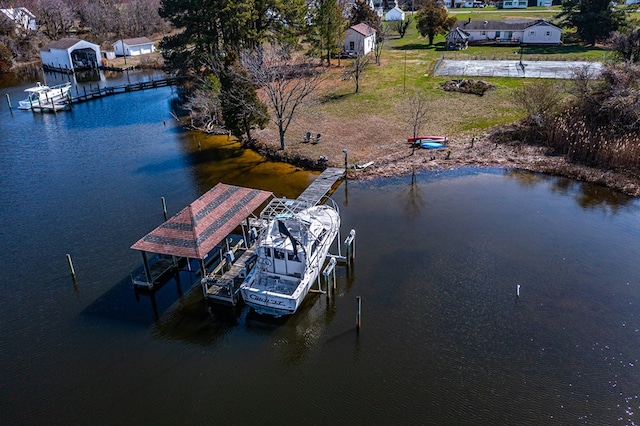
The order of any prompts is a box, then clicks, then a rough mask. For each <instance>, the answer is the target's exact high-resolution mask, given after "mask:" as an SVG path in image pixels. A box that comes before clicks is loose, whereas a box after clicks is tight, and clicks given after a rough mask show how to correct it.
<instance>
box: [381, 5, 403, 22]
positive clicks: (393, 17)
mask: <svg viewBox="0 0 640 426" xmlns="http://www.w3.org/2000/svg"><path fill="white" fill-rule="evenodd" d="M384 18H385V19H386V20H387V21H404V10H402V9H400V8H399V7H398V6H396V7H394V8H393V9H391V10H390V11H388V12H387V13H386V15H385V17H384Z"/></svg>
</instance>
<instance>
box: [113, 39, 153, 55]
mask: <svg viewBox="0 0 640 426" xmlns="http://www.w3.org/2000/svg"><path fill="white" fill-rule="evenodd" d="M113 50H114V51H115V52H116V56H138V55H146V54H148V53H152V52H154V51H155V47H154V46H153V42H152V41H151V40H149V39H148V38H147V37H137V38H125V39H121V40H118V41H116V42H115V43H113Z"/></svg>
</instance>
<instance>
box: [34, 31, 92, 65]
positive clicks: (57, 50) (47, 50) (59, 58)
mask: <svg viewBox="0 0 640 426" xmlns="http://www.w3.org/2000/svg"><path fill="white" fill-rule="evenodd" d="M101 57H102V55H101V54H100V46H98V45H97V44H94V43H90V42H88V41H85V40H80V39H77V38H61V39H60V40H56V41H52V42H51V43H49V44H48V45H47V46H45V47H44V48H43V49H42V50H40V58H41V59H42V67H43V68H45V69H51V70H54V71H75V70H80V69H91V68H98V67H99V66H100V58H101Z"/></svg>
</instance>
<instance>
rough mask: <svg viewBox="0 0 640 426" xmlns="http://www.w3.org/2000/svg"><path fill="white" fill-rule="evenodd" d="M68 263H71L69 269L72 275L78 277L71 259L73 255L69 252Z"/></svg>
mask: <svg viewBox="0 0 640 426" xmlns="http://www.w3.org/2000/svg"><path fill="white" fill-rule="evenodd" d="M67 263H68V264H69V269H70V270H71V276H72V277H73V278H74V279H75V278H76V270H75V268H74V267H73V261H72V260H71V255H70V254H68V253H67Z"/></svg>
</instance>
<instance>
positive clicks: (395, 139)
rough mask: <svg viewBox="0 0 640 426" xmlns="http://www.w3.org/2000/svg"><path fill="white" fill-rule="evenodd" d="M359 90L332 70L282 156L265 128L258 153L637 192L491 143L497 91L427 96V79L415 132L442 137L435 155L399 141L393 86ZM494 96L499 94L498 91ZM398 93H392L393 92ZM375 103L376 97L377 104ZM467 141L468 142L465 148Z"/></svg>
mask: <svg viewBox="0 0 640 426" xmlns="http://www.w3.org/2000/svg"><path fill="white" fill-rule="evenodd" d="M367 78H370V76H367V77H366V78H365V84H364V86H363V87H362V89H361V90H362V93H360V94H357V95H356V94H353V91H354V85H353V83H352V82H351V81H344V80H342V79H341V78H340V69H338V68H337V67H334V68H332V69H331V71H330V77H329V78H328V79H327V80H326V82H325V84H324V85H323V87H322V89H321V93H320V98H321V99H324V101H319V102H317V103H315V104H313V105H308V106H306V107H305V108H304V109H301V110H299V111H298V112H297V114H296V116H295V120H294V122H293V123H292V124H291V126H290V128H289V130H288V132H287V135H286V136H287V139H286V150H285V152H282V151H279V150H278V147H279V141H278V133H277V130H276V128H275V127H274V126H273V125H270V126H269V127H267V128H266V129H264V130H261V131H257V132H255V133H254V137H256V138H257V139H258V140H260V144H262V145H263V146H264V147H265V148H266V150H268V151H269V152H271V153H272V154H273V155H275V156H276V157H278V158H281V159H283V160H284V161H293V162H296V161H297V160H299V159H301V158H302V159H308V160H312V161H313V160H317V159H318V158H320V157H321V156H325V157H326V158H327V159H328V165H329V166H333V167H342V166H343V165H344V154H343V153H342V150H343V149H347V150H348V164H349V166H350V167H353V166H354V165H356V164H363V163H366V162H369V161H374V162H375V163H374V165H373V166H372V167H369V168H367V169H365V170H361V171H355V170H351V171H350V177H351V178H371V177H379V176H397V175H403V174H408V173H411V172H412V171H414V170H421V169H427V170H429V169H451V168H455V167H463V166H470V165H471V166H486V167H489V166H499V167H510V168H522V169H526V170H532V171H540V172H545V173H550V174H560V175H565V176H568V177H572V178H576V179H581V180H585V181H592V182H597V183H601V184H604V185H607V186H609V187H612V188H616V189H618V190H620V191H623V192H625V193H627V194H631V195H640V177H639V176H637V174H635V175H634V174H633V173H625V172H612V171H607V172H604V171H602V170H598V169H595V168H589V167H585V166H580V165H576V164H571V163H569V162H568V161H566V160H565V159H563V158H562V157H558V156H549V155H547V153H546V151H545V149H544V148H542V147H535V146H528V145H524V144H520V143H516V142H514V143H495V142H493V141H492V138H491V137H490V136H491V134H492V133H493V131H494V130H495V129H493V128H490V127H487V126H486V124H485V123H486V122H487V121H489V122H491V121H495V120H496V116H498V119H500V117H499V116H500V115H504V119H505V120H511V121H513V111H512V110H513V109H514V106H513V103H512V101H511V100H510V97H509V96H508V95H505V93H504V91H508V90H509V89H508V88H500V87H498V89H497V90H495V91H491V92H487V94H485V96H483V97H479V96H475V95H469V94H460V93H450V92H447V93H445V92H444V91H442V94H436V93H434V91H435V90H440V89H439V87H438V86H439V81H433V82H431V83H429V82H427V83H426V85H427V86H428V89H427V90H426V92H427V93H428V94H429V95H430V97H431V101H430V108H429V110H430V115H429V120H428V125H427V128H425V129H423V132H422V134H430V135H445V136H447V137H448V138H449V140H450V142H449V145H448V146H447V148H444V149H439V150H424V149H416V150H415V152H413V150H412V149H411V147H410V146H409V144H408V143H407V137H410V136H412V135H410V134H409V131H410V130H409V129H410V128H411V126H410V125H409V124H408V123H407V122H406V119H404V118H403V114H402V112H403V110H404V108H405V106H404V104H405V100H404V99H405V96H404V95H403V94H402V93H401V92H402V91H401V90H398V89H397V87H391V86H390V87H382V88H375V90H376V93H375V94H374V95H370V94H368V92H367V90H374V87H375V84H373V83H372V82H368V83H367ZM501 91H502V93H501ZM396 92H400V93H396ZM380 98H382V99H383V101H382V106H380ZM306 132H311V133H312V135H313V136H315V135H316V134H317V133H320V134H321V135H322V137H321V142H320V143H319V144H311V143H303V135H304V134H305V133H306ZM472 139H473V141H474V143H473V147H472Z"/></svg>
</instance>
